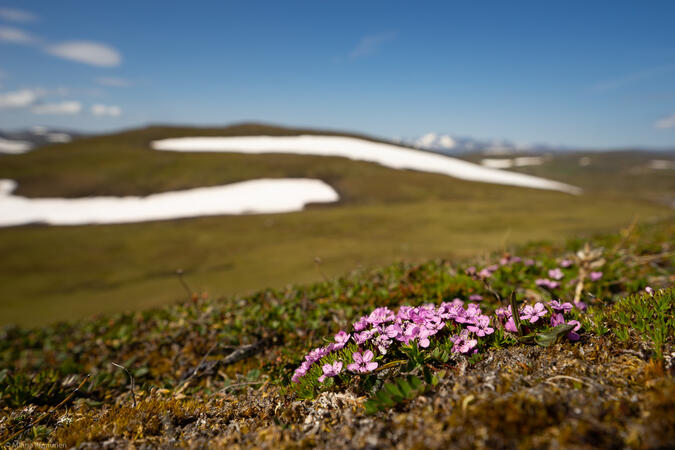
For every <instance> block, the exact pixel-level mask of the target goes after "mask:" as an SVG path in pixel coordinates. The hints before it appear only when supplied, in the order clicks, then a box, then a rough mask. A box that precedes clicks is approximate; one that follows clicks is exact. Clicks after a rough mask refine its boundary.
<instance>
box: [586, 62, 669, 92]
mask: <svg viewBox="0 0 675 450" xmlns="http://www.w3.org/2000/svg"><path fill="white" fill-rule="evenodd" d="M674 70H675V64H669V65H666V66H659V67H652V68H651V69H646V70H641V71H639V72H634V73H631V74H628V75H625V76H623V77H621V78H616V79H614V80H608V81H604V82H602V83H597V84H596V85H595V86H593V90H595V91H599V92H606V91H613V90H615V89H619V88H622V87H624V86H628V85H630V84H633V83H637V82H639V81H643V80H647V79H650V78H653V77H657V76H660V75H665V74H667V73H669V72H672V71H674Z"/></svg>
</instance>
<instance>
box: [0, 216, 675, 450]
mask: <svg viewBox="0 0 675 450" xmlns="http://www.w3.org/2000/svg"><path fill="white" fill-rule="evenodd" d="M674 235H675V224H673V222H672V221H665V222H661V223H656V224H651V225H640V226H638V225H636V226H631V227H629V228H627V229H625V230H623V231H622V232H620V233H615V234H604V235H598V236H595V237H593V238H592V239H586V238H584V239H572V240H569V241H567V242H566V243H545V242H536V243H532V244H529V245H524V246H519V247H515V248H512V249H510V251H504V252H501V253H493V254H490V255H486V256H483V257H474V258H467V259H456V260H443V259H436V260H431V261H427V262H424V263H419V264H418V263H415V264H412V263H408V264H406V263H397V264H393V265H390V266H386V267H382V268H379V269H374V270H361V271H355V272H353V273H350V274H349V275H347V276H344V277H341V278H335V279H329V278H326V280H324V281H323V282H319V283H314V284H305V285H295V286H290V287H287V288H284V289H267V290H263V291H259V292H257V293H254V294H251V295H246V296H237V297H228V298H224V299H211V298H209V297H208V296H207V295H203V294H202V293H200V292H192V289H191V288H190V287H189V284H190V280H189V276H187V277H185V279H184V280H183V281H184V282H185V286H186V287H187V289H188V292H189V293H190V296H189V298H188V299H186V301H184V302H182V303H180V304H175V305H170V306H165V307H162V308H160V309H151V310H145V311H140V312H131V313H123V314H117V315H110V316H104V317H98V318H94V319H83V320H79V321H71V322H69V323H59V324H55V325H48V326H45V327H43V328H35V329H30V328H19V327H5V328H4V329H3V330H2V332H1V333H2V340H1V341H0V407H1V409H0V442H1V443H3V444H5V445H20V444H21V445H23V444H36V443H52V444H63V445H65V446H68V447H71V446H79V447H81V448H88V447H92V446H107V447H117V446H128V445H134V446H137V447H139V446H140V447H143V446H146V447H151V446H152V447H154V446H158V445H165V446H171V445H191V446H203V445H212V446H219V447H232V448H237V447H241V448H250V447H272V446H275V447H276V446H280V447H293V448H297V447H312V446H319V447H324V448H342V447H365V446H371V447H401V448H411V447H417V448H426V447H430V448H433V447H435V448H438V447H443V448H447V446H448V445H452V446H455V447H460V448H461V447H475V446H484V447H508V448H512V447H522V448H535V447H537V448H539V447H542V446H548V445H557V446H559V447H561V448H579V447H589V446H595V447H612V448H615V447H633V448H665V447H672V446H673V445H675V401H674V400H673V399H675V381H674V380H673V374H674V370H675V369H674V368H673V363H674V361H673V358H674V357H675V354H674V353H673V351H674V348H673V345H674V344H675V302H674V296H675V290H673V289H672V287H671V286H672V284H673V281H675V277H674V276H673V273H674V270H673V269H674V267H675V253H674V248H673V246H674V244H675V243H674V242H673V236H674ZM552 443H553V444H552Z"/></svg>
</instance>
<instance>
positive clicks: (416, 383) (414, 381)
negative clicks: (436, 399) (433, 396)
mask: <svg viewBox="0 0 675 450" xmlns="http://www.w3.org/2000/svg"><path fill="white" fill-rule="evenodd" d="M408 382H409V383H410V385H411V386H412V388H413V389H415V390H420V389H422V386H423V383H422V380H420V379H419V378H417V377H413V376H412V375H411V376H410V377H408Z"/></svg>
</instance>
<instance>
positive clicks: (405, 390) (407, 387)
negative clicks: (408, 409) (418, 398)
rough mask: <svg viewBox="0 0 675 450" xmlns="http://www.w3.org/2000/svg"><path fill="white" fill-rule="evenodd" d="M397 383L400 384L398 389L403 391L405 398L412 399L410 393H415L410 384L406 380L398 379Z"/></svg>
mask: <svg viewBox="0 0 675 450" xmlns="http://www.w3.org/2000/svg"><path fill="white" fill-rule="evenodd" d="M396 382H397V383H398V387H399V388H400V389H401V392H402V393H403V396H404V397H406V398H408V397H410V393H411V392H412V391H413V388H412V386H410V383H408V381H406V379H405V378H398V379H397V380H396Z"/></svg>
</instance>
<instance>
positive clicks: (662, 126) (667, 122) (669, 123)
mask: <svg viewBox="0 0 675 450" xmlns="http://www.w3.org/2000/svg"><path fill="white" fill-rule="evenodd" d="M654 128H656V129H658V130H668V129H670V128H675V114H672V115H670V116H667V117H663V118H661V119H659V120H657V121H656V122H655V123H654Z"/></svg>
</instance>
